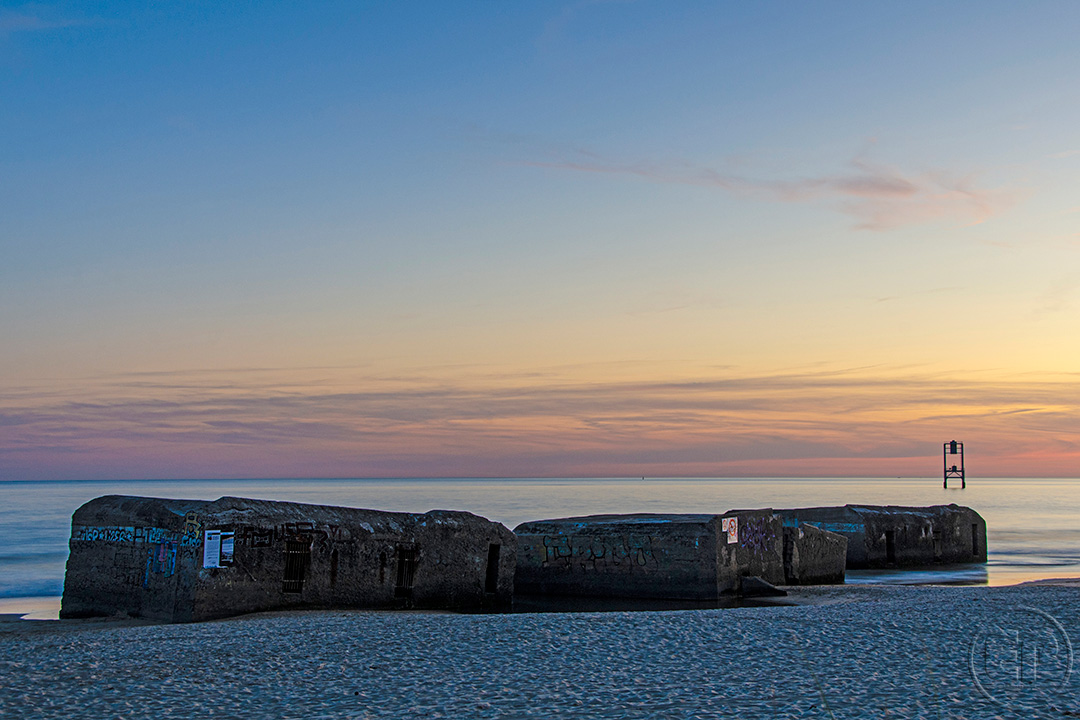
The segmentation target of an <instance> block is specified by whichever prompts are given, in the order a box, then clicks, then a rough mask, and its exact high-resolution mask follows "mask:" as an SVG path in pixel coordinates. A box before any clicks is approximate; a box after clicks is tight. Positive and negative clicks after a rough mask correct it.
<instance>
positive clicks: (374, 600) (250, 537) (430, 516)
mask: <svg viewBox="0 0 1080 720" xmlns="http://www.w3.org/2000/svg"><path fill="white" fill-rule="evenodd" d="M69 545H70V555H69V557H68V563H67V572H66V575H65V578H64V596H63V600H62V606H61V617H85V616H91V615H115V614H127V615H131V616H137V617H146V618H152V619H158V620H165V621H173V622H183V621H191V620H205V619H210V618H216V617H223V616H227V615H236V614H239V613H245V612H255V611H261V610H271V609H278V608H289V607H306V608H314V607H370V608H394V607H415V608H446V609H472V608H477V609H482V608H492V609H494V608H500V607H509V605H510V603H511V601H512V596H513V592H514V586H513V583H514V566H515V564H516V561H515V555H516V539H515V537H514V535H513V533H511V532H510V531H509V530H508V529H506V528H505V527H503V526H502V525H500V524H499V523H493V522H490V521H488V520H486V519H484V518H481V517H478V516H476V515H473V514H471V513H466V512H449V511H444V510H433V511H431V512H429V513H425V514H423V515H420V514H411V513H390V512H380V511H376V510H359V509H354V508H341V507H329V506H322V505H305V504H300V503H282V502H270V501H265V500H249V499H244V498H233V497H223V498H220V499H218V500H215V501H212V502H211V501H197V500H168V499H158V498H139V497H124V496H107V497H102V498H97V499H96V500H91V501H90V502H88V503H86V504H85V505H83V506H82V507H81V508H79V509H78V510H76V511H75V514H74V515H73V516H72V531H71V540H70V543H69Z"/></svg>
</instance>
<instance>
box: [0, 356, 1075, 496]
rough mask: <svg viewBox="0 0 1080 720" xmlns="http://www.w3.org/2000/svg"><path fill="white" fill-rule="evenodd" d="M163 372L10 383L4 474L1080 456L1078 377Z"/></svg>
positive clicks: (643, 467) (0, 415)
mask: <svg viewBox="0 0 1080 720" xmlns="http://www.w3.org/2000/svg"><path fill="white" fill-rule="evenodd" d="M162 380H163V382H162V384H161V386H160V387H158V388H155V389H151V390H149V391H148V392H147V394H146V395H138V394H136V395H132V394H131V388H130V387H129V386H125V385H124V384H123V383H119V384H116V385H105V386H102V387H99V388H98V390H97V395H98V397H97V398H96V399H94V400H88V399H85V398H84V399H82V400H80V401H78V402H71V401H63V400H60V399H58V398H57V397H55V396H46V397H43V398H40V401H36V402H26V400H27V398H26V397H25V396H23V397H22V402H19V401H13V400H12V399H11V398H10V396H9V399H8V401H7V402H5V403H3V404H0V427H2V428H3V432H2V433H0V479H21V478H24V477H28V478H34V477H46V476H57V475H61V476H62V475H63V468H65V467H71V468H78V467H87V468H93V467H99V466H100V467H102V468H105V469H103V470H102V471H101V472H104V473H105V474H106V476H109V477H125V476H147V475H148V474H151V473H152V471H153V469H154V468H159V467H160V468H164V469H163V470H159V471H158V473H160V472H165V473H166V476H170V477H173V476H185V477H186V476H193V475H196V474H198V468H199V467H202V466H203V464H204V461H205V459H206V458H207V457H217V458H218V459H219V462H220V466H219V467H218V470H217V472H216V475H222V474H227V475H233V476H236V475H244V476H252V475H266V476H303V475H305V474H310V470H309V471H308V472H307V473H305V471H304V468H305V467H307V468H310V467H311V464H310V463H311V462H313V460H312V459H314V458H317V459H318V461H317V462H318V464H319V467H321V468H322V471H323V473H324V474H325V472H327V470H328V468H329V469H334V472H335V474H338V475H346V476H348V475H353V476H364V475H373V474H376V475H398V476H415V475H424V474H432V475H440V476H441V475H447V474H454V473H455V472H457V473H464V474H467V475H496V476H498V475H515V474H540V475H543V474H551V475H581V474H590V473H593V474H617V473H619V472H620V471H622V472H624V473H625V474H632V475H636V474H654V475H656V474H667V475H680V474H700V473H701V472H705V474H712V475H719V474H724V472H725V471H726V470H730V469H732V468H739V467H742V465H740V463H757V465H756V466H755V467H757V469H758V471H757V474H782V473H783V472H785V470H784V468H792V467H798V466H799V463H800V462H802V463H804V467H805V468H807V469H804V470H803V471H802V472H804V473H805V472H810V468H813V467H815V463H814V462H811V461H814V460H815V459H821V458H832V459H833V460H834V461H837V462H834V465H833V467H834V468H835V467H846V466H850V463H853V462H855V461H859V462H862V461H864V460H866V461H869V460H872V459H874V458H877V459H880V460H882V461H883V462H884V459H890V460H888V463H889V464H890V465H891V466H896V467H897V468H899V469H897V471H896V472H893V470H892V469H889V468H887V467H886V466H884V465H883V466H882V468H881V470H880V471H879V474H886V475H889V474H897V472H903V471H905V468H909V467H910V466H912V464H913V463H914V464H915V465H916V466H919V467H921V465H919V464H920V463H926V467H927V468H928V470H931V471H932V468H933V467H934V466H933V458H934V457H936V451H935V450H934V447H935V443H939V442H941V441H943V440H947V439H950V437H953V436H960V437H962V438H963V439H966V441H967V442H969V444H970V445H971V446H972V447H979V446H981V447H982V448H983V450H982V453H983V454H984V455H985V456H987V457H990V456H993V457H995V458H998V460H999V461H1001V462H1002V463H1004V464H1002V465H1001V467H1003V468H1007V467H1012V465H1010V464H1009V463H1011V462H1013V460H1010V458H1013V459H1015V458H1016V457H1021V456H1024V455H1027V454H1037V453H1039V452H1044V451H1050V450H1052V452H1053V454H1054V457H1047V458H1044V461H1046V462H1047V463H1048V464H1047V465H1046V466H1045V468H1044V470H1045V472H1048V473H1050V474H1053V468H1054V467H1057V465H1055V464H1054V463H1060V462H1061V458H1062V457H1063V456H1068V457H1073V459H1074V460H1075V458H1076V457H1080V441H1077V440H1076V439H1075V438H1077V437H1080V433H1078V431H1080V410H1078V409H1077V408H1080V386H1078V385H1077V383H1076V382H1075V380H1074V379H1073V378H1031V379H1017V380H1011V381H991V380H970V379H969V380H957V379H956V378H953V377H946V376H938V375H931V374H924V375H918V374H908V375H904V376H883V375H879V376H873V375H868V374H866V372H865V371H859V372H850V373H842V372H840V373H838V372H835V371H833V372H818V373H813V372H810V373H807V372H801V373H790V374H777V375H769V376H730V375H729V376H725V377H715V378H707V379H702V380H695V381H678V382H606V383H605V382H574V381H572V380H564V381H563V382H561V383H551V382H547V383H545V384H543V385H540V384H530V383H528V382H527V381H524V380H523V379H522V378H517V380H516V383H515V382H509V381H508V382H505V383H503V384H501V385H499V386H490V385H489V386H483V385H473V386H466V385H461V384H454V383H445V382H444V383H437V382H430V381H420V380H418V381H417V382H416V383H415V384H414V385H413V386H412V387H403V383H401V382H400V381H396V382H395V383H394V387H393V388H392V389H389V388H384V387H380V385H382V383H381V381H379V380H377V379H371V380H370V381H369V382H368V385H369V387H366V388H360V389H354V390H352V391H343V392H329V391H327V390H326V388H324V387H321V386H312V387H309V388H307V389H306V391H299V390H296V389H291V390H288V391H277V392H275V391H273V390H270V389H268V388H266V387H259V388H247V387H237V388H235V389H234V390H233V391H231V392H229V391H224V392H223V391H222V390H221V389H220V387H219V382H217V380H218V379H216V378H215V382H214V383H213V384H212V385H211V386H209V387H206V388H201V389H200V388H198V387H197V386H194V385H186V386H184V387H180V388H177V387H176V386H175V385H174V384H173V383H170V382H168V378H162ZM185 380H190V378H185ZM140 390H145V388H140ZM938 447H939V446H938ZM95 458H97V459H98V460H96V461H95V460H94V459H95ZM897 458H899V460H897ZM79 462H84V463H86V464H85V465H78V463H79ZM95 463H100V465H98V464H95ZM82 472H87V471H85V470H84V471H82ZM90 472H93V471H92V470H91V471H90ZM787 472H790V470H787ZM833 472H835V470H834V471H833ZM1029 472H1035V470H1029ZM211 474H215V473H211ZM999 474H1000V473H999Z"/></svg>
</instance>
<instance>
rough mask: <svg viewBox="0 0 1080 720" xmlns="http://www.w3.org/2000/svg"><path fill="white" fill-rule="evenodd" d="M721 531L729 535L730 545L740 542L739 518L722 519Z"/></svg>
mask: <svg viewBox="0 0 1080 720" xmlns="http://www.w3.org/2000/svg"><path fill="white" fill-rule="evenodd" d="M720 529H721V530H723V531H724V532H726V533H727V541H728V542H729V543H737V542H739V518H737V517H729V518H720Z"/></svg>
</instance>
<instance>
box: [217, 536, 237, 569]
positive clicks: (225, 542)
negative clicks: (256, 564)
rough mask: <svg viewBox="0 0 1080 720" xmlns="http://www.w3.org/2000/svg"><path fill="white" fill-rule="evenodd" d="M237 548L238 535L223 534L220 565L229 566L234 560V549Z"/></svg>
mask: <svg viewBox="0 0 1080 720" xmlns="http://www.w3.org/2000/svg"><path fill="white" fill-rule="evenodd" d="M235 547H236V533H232V532H222V533H221V557H220V558H218V560H219V561H220V564H222V565H228V564H229V563H231V562H232V559H233V549H234V548H235Z"/></svg>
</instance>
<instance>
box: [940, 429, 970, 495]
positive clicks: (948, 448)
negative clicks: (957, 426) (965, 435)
mask: <svg viewBox="0 0 1080 720" xmlns="http://www.w3.org/2000/svg"><path fill="white" fill-rule="evenodd" d="M950 455H952V456H953V457H954V458H955V457H956V456H957V455H959V456H960V465H959V466H957V465H956V463H955V462H954V463H953V464H952V466H951V467H950V466H949V456H950ZM941 457H942V459H943V460H944V465H945V489H946V490H948V489H949V478H952V479H954V480H955V479H956V478H960V489H961V490H963V489H964V488H966V487H967V475H966V473H965V472H964V443H962V442H957V441H955V440H950V441H949V442H947V443H945V445H944V447H943V448H942V451H941Z"/></svg>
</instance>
